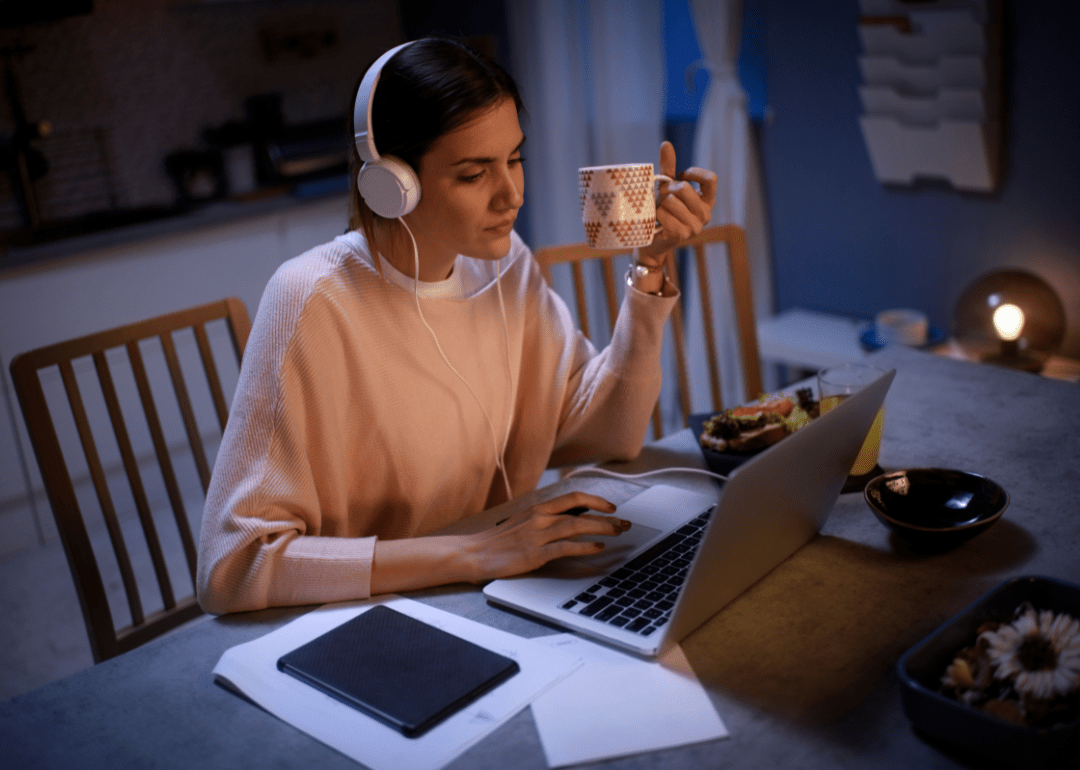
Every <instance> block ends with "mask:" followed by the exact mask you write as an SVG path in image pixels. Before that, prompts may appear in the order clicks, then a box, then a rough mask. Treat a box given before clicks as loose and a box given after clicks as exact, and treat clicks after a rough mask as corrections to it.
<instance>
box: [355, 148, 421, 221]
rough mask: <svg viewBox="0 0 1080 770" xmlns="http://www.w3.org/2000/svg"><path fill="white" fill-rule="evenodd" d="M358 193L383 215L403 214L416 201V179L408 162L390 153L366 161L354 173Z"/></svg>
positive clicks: (418, 192)
mask: <svg viewBox="0 0 1080 770" xmlns="http://www.w3.org/2000/svg"><path fill="white" fill-rule="evenodd" d="M356 186H357V187H358V188H359V190H360V197H361V198H363V199H364V203H366V204H367V205H368V208H370V209H371V210H372V211H374V212H375V213H376V214H378V215H379V216H380V217H385V218H386V219H397V218H398V217H403V216H405V215H406V214H408V213H409V212H410V211H412V210H413V209H415V208H416V204H418V203H419V202H420V180H419V179H418V178H417V176H416V172H415V171H413V170H412V167H411V166H409V164H408V163H406V162H404V161H403V160H401V159H400V158H395V157H394V156H393V155H383V156H382V157H381V158H379V159H378V160H373V161H368V162H367V163H365V164H364V165H363V167H361V169H360V173H359V175H358V176H357V177H356Z"/></svg>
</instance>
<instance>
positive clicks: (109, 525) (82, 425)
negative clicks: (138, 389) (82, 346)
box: [60, 361, 143, 624]
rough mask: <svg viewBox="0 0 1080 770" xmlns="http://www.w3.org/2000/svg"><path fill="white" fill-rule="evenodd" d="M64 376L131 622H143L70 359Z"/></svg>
mask: <svg viewBox="0 0 1080 770" xmlns="http://www.w3.org/2000/svg"><path fill="white" fill-rule="evenodd" d="M60 377H61V379H62V380H63V382H64V390H65V391H66V392H67V397H68V403H69V404H70V406H71V415H72V417H73V418H74V419H75V428H76V429H77V430H78V432H79V441H80V442H81V443H82V448H83V453H84V454H85V455H86V465H87V468H88V469H89V471H90V480H91V482H92V483H93V485H94V491H95V492H96V493H97V498H98V504H99V505H100V506H101V515H102V517H103V518H104V519H105V528H106V529H107V530H108V532H109V540H110V541H112V547H113V552H114V553H115V555H116V564H117V566H118V567H119V568H120V578H121V580H122V581H123V583H124V592H125V593H126V594H127V600H128V609H129V610H130V611H131V622H132V623H135V624H139V623H142V622H143V611H142V602H141V601H140V599H139V585H138V583H137V582H136V580H135V572H134V570H132V569H131V559H130V558H128V552H127V546H125V545H124V533H123V532H122V531H121V530H120V522H119V520H118V519H117V517H116V509H115V507H114V506H113V501H112V495H111V494H109V485H108V484H107V483H106V481H105V472H104V471H103V470H102V468H101V460H100V458H99V456H98V451H97V445H96V444H95V443H94V435H93V431H92V430H91V429H90V421H89V419H87V416H86V408H85V407H84V406H83V400H82V394H81V393H80V391H79V383H78V381H77V380H76V379H75V370H74V369H73V368H72V366H71V362H70V361H64V362H62V363H61V364H60Z"/></svg>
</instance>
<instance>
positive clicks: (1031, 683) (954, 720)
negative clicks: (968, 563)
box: [897, 576, 1080, 768]
mask: <svg viewBox="0 0 1080 770" xmlns="http://www.w3.org/2000/svg"><path fill="white" fill-rule="evenodd" d="M897 673H898V674H899V678H900V683H901V687H902V698H903V706H904V713H905V714H906V715H907V717H908V719H909V720H910V721H911V723H912V726H913V727H915V728H916V730H918V731H920V732H921V733H922V734H924V735H927V736H930V737H931V739H932V740H938V741H941V742H943V743H945V744H949V745H950V746H952V747H956V748H958V749H960V750H961V751H962V752H966V753H970V754H971V755H973V757H974V756H981V757H985V758H991V759H993V760H995V761H996V762H998V763H1004V764H1007V765H1011V766H1014V767H1020V768H1045V767H1057V766H1060V764H1061V763H1062V762H1064V761H1066V760H1067V759H1069V758H1075V757H1076V756H1077V751H1078V750H1080V586H1076V585H1073V584H1071V583H1067V582H1064V581H1061V580H1057V579H1054V578H1049V577H1041V576H1032V577H1019V578H1015V579H1012V580H1009V581H1006V582H1005V583H1003V584H1001V585H999V586H998V587H997V588H995V589H993V590H992V591H990V592H989V593H987V594H985V595H984V596H983V597H982V598H980V599H978V600H977V601H975V602H974V603H973V604H971V605H970V606H969V607H968V608H967V609H965V610H963V611H961V612H960V613H959V614H957V615H956V616H954V617H953V618H952V619H950V620H948V621H947V622H946V623H945V624H943V625H942V626H941V627H939V628H938V629H937V630H935V631H934V632H932V633H931V634H930V635H929V636H927V637H926V638H924V639H923V640H922V641H920V642H918V643H917V644H916V645H915V646H914V647H912V648H911V649H909V650H908V651H907V652H905V653H904V654H903V655H902V656H901V658H900V660H899V662H898V663H897Z"/></svg>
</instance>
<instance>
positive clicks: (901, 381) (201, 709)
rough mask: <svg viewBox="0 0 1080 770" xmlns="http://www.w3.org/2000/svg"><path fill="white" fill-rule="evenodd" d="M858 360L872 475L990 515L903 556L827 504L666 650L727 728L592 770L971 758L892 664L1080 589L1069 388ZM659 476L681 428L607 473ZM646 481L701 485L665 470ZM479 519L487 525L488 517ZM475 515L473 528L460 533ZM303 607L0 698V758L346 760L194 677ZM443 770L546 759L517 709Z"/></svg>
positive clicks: (481, 614) (185, 636)
mask: <svg viewBox="0 0 1080 770" xmlns="http://www.w3.org/2000/svg"><path fill="white" fill-rule="evenodd" d="M873 358H874V359H875V362H876V363H878V364H880V365H882V366H888V367H896V369H897V377H896V381H895V382H894V384H893V387H892V390H891V391H890V393H889V396H888V398H887V400H886V420H885V433H884V438H883V441H882V448H881V456H880V464H881V466H882V467H883V468H885V469H886V470H892V469H897V468H911V467H925V466H935V467H948V468H958V469H962V470H968V471H973V472H976V473H980V474H982V475H985V476H988V477H990V478H992V479H994V480H995V481H997V482H998V483H1000V484H1001V485H1002V486H1004V487H1005V488H1006V489H1007V490H1008V492H1009V494H1010V496H1011V504H1010V506H1009V508H1008V510H1007V511H1006V512H1005V516H1004V517H1003V519H1002V520H1001V521H1000V522H998V523H997V524H996V525H995V526H994V527H992V528H991V529H990V530H988V531H987V532H985V533H984V534H982V535H980V536H978V537H976V538H974V539H972V540H970V541H969V542H967V543H965V544H963V545H962V546H960V547H959V548H957V549H955V550H953V551H950V552H947V553H944V554H939V555H935V556H920V555H917V554H914V553H912V552H910V551H909V550H908V549H907V548H906V546H905V545H904V543H903V541H900V540H897V539H895V538H894V537H893V536H891V535H890V534H889V533H888V531H887V530H885V529H884V528H883V527H882V526H881V525H880V524H878V522H877V521H876V520H875V519H874V518H873V516H872V514H871V512H870V510H869V508H868V507H867V505H866V503H865V501H864V500H863V498H862V496H861V494H858V493H851V494H845V495H842V496H841V498H840V500H839V502H838V503H837V505H836V507H835V509H834V512H833V514H832V516H831V518H830V519H829V521H828V522H827V523H826V525H825V527H824V529H823V530H822V532H821V535H820V536H819V537H817V538H815V539H814V540H812V541H811V542H810V543H809V544H807V545H806V546H804V547H803V548H802V549H801V550H799V551H798V552H797V553H796V554H795V555H794V556H792V557H791V558H789V559H788V560H787V561H785V562H784V563H783V564H781V565H780V566H779V567H777V568H776V569H775V570H773V571H772V572H771V573H769V574H768V575H767V576H766V577H765V578H763V579H762V580H761V581H759V582H758V583H757V584H756V585H754V586H753V587H751V588H750V589H749V590H748V591H747V592H746V593H744V594H743V595H742V596H740V597H739V598H738V599H736V600H735V601H734V602H733V603H731V604H730V605H728V606H727V607H726V608H725V609H723V610H722V611H721V612H720V613H718V614H717V615H716V616H715V617H713V618H712V620H710V621H709V622H707V623H706V624H705V625H704V626H702V627H701V628H700V629H698V630H697V631H695V632H694V633H693V634H691V635H690V636H689V637H688V638H687V639H685V640H684V641H683V644H682V646H683V649H684V650H685V651H686V654H687V657H688V658H689V660H690V662H691V664H692V666H693V668H694V670H695V671H696V672H697V674H698V676H699V677H700V679H701V680H702V682H703V683H704V684H705V686H706V688H707V689H708V692H709V694H710V697H711V698H712V700H713V703H714V704H715V706H716V709H717V711H718V713H719V714H720V715H721V717H722V718H723V719H724V721H725V723H726V724H727V726H728V729H729V730H730V732H731V737H730V738H728V739H725V740H719V741H713V742H709V743H703V744H698V745H693V746H686V747H682V748H679V749H673V750H668V751H663V752H657V753H654V754H649V755H642V756H637V757H629V758H625V759H622V760H617V761H613V762H610V763H606V764H605V765H604V766H605V767H618V768H646V767H648V768H652V767H656V768H665V767H678V768H700V767H739V768H777V767H783V768H804V767H805V768H826V767H828V768H837V767H840V768H846V767H852V768H854V767H859V768H861V767H868V766H873V767H884V768H891V767H895V768H911V767H920V768H936V767H965V766H968V765H969V764H970V763H971V762H972V760H970V759H969V758H966V757H964V756H962V755H957V754H956V753H954V752H951V751H949V750H948V749H946V748H945V747H942V746H939V745H935V744H932V743H930V742H928V741H927V740H926V739H924V738H922V737H920V736H919V735H918V734H916V733H915V732H914V731H913V730H912V729H911V727H910V725H909V723H908V722H907V720H906V719H905V717H904V714H903V711H902V708H901V703H900V687H899V682H898V680H897V677H896V674H895V663H896V661H897V659H898V658H899V657H900V655H901V654H902V653H903V651H904V650H905V649H907V648H908V647H910V646H911V645H912V644H914V643H915V642H916V641H918V640H919V639H920V638H921V637H923V636H925V635H926V634H927V633H929V632H930V631H932V630H933V629H934V628H935V627H936V626H938V625H939V624H940V623H942V622H943V621H945V620H946V619H948V618H949V617H950V616H951V615H953V614H954V613H956V612H957V611H959V610H960V609H962V608H963V607H965V606H966V605H967V604H969V603H970V602H971V601H973V600H974V599H976V598H977V597H979V596H980V595H982V594H983V593H985V592H986V591H988V590H990V589H991V588H993V587H994V586H995V585H997V584H999V583H1001V582H1002V581H1004V580H1006V579H1008V578H1010V577H1014V576H1019V575H1045V576H1050V577H1055V578H1059V579H1063V580H1067V581H1070V582H1074V583H1080V505H1078V504H1077V499H1078V498H1080V481H1078V480H1077V475H1076V465H1077V462H1076V461H1077V460H1078V459H1080V410H1078V409H1077V407H1076V404H1077V397H1078V396H1080V387H1078V386H1077V385H1075V384H1071V383H1065V382H1059V381H1053V380H1047V379H1045V378H1041V377H1038V376H1035V375H1031V374H1025V373H1021V372H1012V371H1007V370H1003V369H997V368H993V367H989V366H982V365H976V364H970V363H965V362H960V361H953V360H948V359H943V358H938V357H934V356H931V355H928V354H925V353H921V352H917V351H912V350H907V349H886V350H884V351H881V352H879V353H877V354H875V356H874V357H873ZM669 465H681V466H692V467H699V468H700V467H704V466H703V464H702V462H701V457H700V453H699V452H698V450H697V448H696V446H695V443H694V439H693V436H692V435H691V434H690V432H689V431H684V432H683V433H680V434H676V435H673V436H669V437H668V438H666V439H664V440H663V441H661V442H658V443H656V444H652V445H649V446H648V447H646V449H645V450H644V451H643V453H642V455H641V456H640V457H639V458H638V459H637V460H636V461H635V462H633V463H629V464H626V466H625V467H623V468H620V470H624V471H627V472H634V471H641V470H646V469H650V468H658V467H665V466H669ZM663 481H664V483H670V484H677V485H683V486H688V487H693V488H702V487H703V486H704V487H706V488H708V487H709V485H710V484H711V482H709V481H708V480H707V479H700V478H693V477H688V476H686V477H683V476H677V475H672V476H670V477H665V478H664V479H663ZM567 486H577V487H585V488H589V489H594V490H596V491H597V492H599V493H601V494H604V495H607V496H608V497H610V498H611V499H613V500H614V501H615V502H616V503H618V502H620V501H621V500H625V499H627V498H629V497H630V496H632V495H633V494H634V493H635V492H636V491H639V487H637V486H635V485H634V484H632V483H629V482H625V481H613V480H608V479H590V478H575V479H568V480H565V481H562V482H560V483H559V484H557V485H554V486H553V487H547V488H544V489H543V490H541V491H540V492H539V493H537V494H538V495H540V496H547V495H551V494H555V493H556V492H558V491H560V490H561V489H563V488H565V487H567ZM534 499H535V498H534ZM526 502H528V501H526V500H524V499H523V500H520V501H515V502H514V503H511V504H510V505H511V506H513V505H524V504H525V503H526ZM497 513H498V514H502V515H505V509H504V510H503V511H500V512H497ZM489 515H494V514H490V512H489ZM485 521H486V520H485V519H484V518H483V517H480V518H479V519H478V520H477V522H476V525H477V526H479V525H482V524H484V522H485ZM410 596H411V597H412V598H415V599H418V600H420V601H424V602H427V603H430V604H432V605H435V606H438V607H441V608H443V609H447V610H449V611H452V612H456V613H458V614H461V615H465V616H467V617H470V618H473V619H475V620H477V621H479V622H482V623H487V624H489V625H492V626H496V627H499V628H502V629H505V630H509V631H512V632H514V633H517V634H521V635H523V636H530V637H531V636H539V635H544V634H549V633H555V632H556V629H554V628H551V627H547V626H544V625H541V624H538V623H534V622H532V621H530V620H527V619H525V618H523V617H521V616H518V615H515V614H512V613H508V612H504V611H502V610H499V609H496V608H494V607H492V606H489V605H488V604H487V603H486V602H485V601H484V598H483V596H482V594H481V593H480V592H479V590H478V589H477V588H476V587H473V586H467V587H463V586H450V587H446V588H443V589H438V590H432V591H425V592H418V593H415V594H411V595H410ZM310 609H311V608H310V607H307V608H290V609H274V610H265V611H262V612H254V613H244V614H238V615H233V616H226V617H218V618H210V617H208V618H204V619H202V620H201V621H199V622H196V623H195V624H193V625H191V626H188V627H186V628H184V629H182V630H180V631H179V632H176V633H174V634H172V635H170V636H167V637H165V638H162V639H159V640H157V641H155V642H152V643H150V644H148V645H145V646H144V647H141V648H139V649H137V650H135V651H133V652H130V653H128V654H126V655H123V656H121V657H119V658H115V659H113V660H110V661H106V662H105V663H101V664H99V665H97V666H94V667H93V668H91V669H88V670H86V671H83V672H80V673H78V674H76V675H74V676H71V677H68V678H67V679H64V680H61V681H59V682H56V683H54V684H51V685H48V686H46V687H43V688H41V689H39V690H36V691H34V692H31V693H27V694H25V695H21V696H19V697H16V698H13V699H11V700H9V701H6V702H4V703H0V746H3V747H4V748H3V751H2V752H0V766H4V767H19V768H31V767H140V768H151V767H184V768H188V767H230V768H231V767H301V766H308V767H319V768H334V767H343V768H344V767H356V764H355V763H354V762H352V760H350V759H347V758H346V757H344V756H342V755H340V754H337V753H336V752H334V751H333V750H331V749H329V748H326V747H325V746H323V745H322V744H320V743H318V742H316V741H315V740H313V739H312V738H309V737H308V736H307V735H306V734H304V733H302V732H300V731H298V730H296V729H294V728H293V727H291V726H289V725H287V724H284V723H282V722H281V721H279V720H277V719H276V718H274V717H272V716H270V715H269V714H267V713H266V712H264V711H262V710H261V709H259V708H258V707H256V706H254V705H252V704H251V703H249V702H246V701H245V700H243V699H242V698H240V697H238V696H236V695H234V694H232V693H230V692H228V691H226V690H225V689H223V688H221V687H219V686H217V685H215V684H214V682H213V678H212V675H211V670H212V668H213V667H214V665H215V664H216V662H217V660H218V658H219V657H220V656H221V654H222V653H223V652H224V651H225V650H226V649H228V648H229V647H231V646H233V645H235V644H239V643H241V642H246V641H249V640H251V639H255V638H257V637H258V636H260V635H262V634H265V633H267V632H269V631H271V630H273V629H275V628H277V627H279V626H280V625H282V624H284V623H286V622H288V621H290V620H292V619H294V618H296V617H297V616H299V615H300V614H302V613H303V612H305V611H307V610H310ZM451 767H454V768H500V769H501V768H506V767H514V768H516V769H517V770H527V769H528V768H544V767H546V763H545V760H544V755H543V752H542V750H541V747H540V743H539V738H538V736H537V733H536V729H535V726H534V724H533V721H532V716H531V714H530V712H529V711H528V710H527V709H526V710H524V711H522V712H521V713H519V714H518V715H517V716H515V717H514V718H513V719H512V720H511V721H510V722H509V723H507V724H506V725H504V726H503V727H502V728H500V729H499V730H497V731H496V732H495V733H494V734H492V735H491V736H490V737H489V738H487V739H486V740H484V741H482V742H481V743H480V744H478V745H477V746H475V747H473V748H472V749H470V750H469V751H468V752H466V753H465V754H463V755H462V756H460V757H459V758H458V759H457V760H456V761H455V762H454V763H453V764H452V765H451Z"/></svg>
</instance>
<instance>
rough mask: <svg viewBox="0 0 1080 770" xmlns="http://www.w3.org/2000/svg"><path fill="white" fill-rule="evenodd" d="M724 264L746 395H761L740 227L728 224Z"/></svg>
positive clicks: (752, 314) (744, 247) (755, 341)
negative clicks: (726, 256) (727, 272)
mask: <svg viewBox="0 0 1080 770" xmlns="http://www.w3.org/2000/svg"><path fill="white" fill-rule="evenodd" d="M728 229H729V234H728V238H729V240H728V266H729V269H730V270H731V288H732V293H733V294H734V299H735V315H736V317H738V318H740V319H744V322H741V323H740V324H739V351H740V352H741V353H742V366H743V379H744V381H745V383H746V397H747V398H748V399H750V398H756V397H757V396H759V395H760V394H761V358H760V355H759V353H758V342H757V325H756V324H755V323H754V299H753V297H754V295H753V292H752V291H751V289H750V260H749V258H748V257H747V254H746V234H745V233H744V232H743V230H742V228H738V227H733V226H731V225H728Z"/></svg>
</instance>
